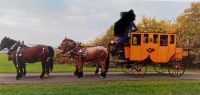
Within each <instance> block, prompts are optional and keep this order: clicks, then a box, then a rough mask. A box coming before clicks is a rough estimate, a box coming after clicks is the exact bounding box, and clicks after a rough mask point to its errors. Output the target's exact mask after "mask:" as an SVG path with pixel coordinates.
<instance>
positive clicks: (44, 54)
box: [0, 37, 54, 79]
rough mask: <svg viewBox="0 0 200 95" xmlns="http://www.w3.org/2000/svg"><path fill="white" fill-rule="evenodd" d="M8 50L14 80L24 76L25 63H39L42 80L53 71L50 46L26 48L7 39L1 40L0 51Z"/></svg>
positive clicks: (52, 55)
mask: <svg viewBox="0 0 200 95" xmlns="http://www.w3.org/2000/svg"><path fill="white" fill-rule="evenodd" d="M4 48H8V49H9V51H8V55H9V59H10V60H12V61H13V64H14V65H15V67H16V70H17V76H16V79H20V78H22V76H23V75H25V74H26V67H25V63H35V62H38V61H40V62H41V64H42V73H41V75H40V78H41V79H43V78H44V76H45V74H46V75H47V77H48V76H49V72H50V71H51V70H52V69H53V57H54V50H53V48H52V47H50V46H46V45H37V46H33V47H28V46H26V45H24V44H21V43H20V42H19V41H15V40H13V39H10V38H8V37H5V38H3V39H2V41H1V44H0V50H2V49H4Z"/></svg>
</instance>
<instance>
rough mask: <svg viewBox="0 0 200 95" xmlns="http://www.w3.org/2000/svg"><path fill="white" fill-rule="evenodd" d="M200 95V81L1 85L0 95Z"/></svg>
mask: <svg viewBox="0 0 200 95" xmlns="http://www.w3.org/2000/svg"><path fill="white" fill-rule="evenodd" d="M13 94H15V95H199V94H200V81H197V80H181V81H179V80H171V81H117V82H116V81H114V82H84V83H62V84H61V83H60V84H16V85H13V84H12V85H3V84H2V85H0V95H13Z"/></svg>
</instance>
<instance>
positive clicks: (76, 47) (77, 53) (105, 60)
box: [58, 37, 109, 78]
mask: <svg viewBox="0 0 200 95" xmlns="http://www.w3.org/2000/svg"><path fill="white" fill-rule="evenodd" d="M58 48H59V49H60V50H61V51H62V53H66V52H67V53H69V54H70V57H71V58H73V59H74V60H75V61H76V70H75V72H74V75H76V76H77V77H78V78H80V77H83V65H84V62H85V61H87V62H98V66H101V74H100V75H101V76H100V77H101V78H105V77H106V73H107V71H108V68H109V52H108V51H107V49H106V48H105V47H102V46H93V47H84V46H81V45H80V43H76V42H74V41H73V40H71V39H67V38H66V37H65V39H64V40H63V41H62V43H61V44H60V46H59V47H58ZM98 68H99V67H97V70H96V73H98Z"/></svg>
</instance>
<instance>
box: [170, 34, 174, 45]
mask: <svg viewBox="0 0 200 95" xmlns="http://www.w3.org/2000/svg"><path fill="white" fill-rule="evenodd" d="M170 44H174V35H170Z"/></svg>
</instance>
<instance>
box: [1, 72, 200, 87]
mask: <svg viewBox="0 0 200 95" xmlns="http://www.w3.org/2000/svg"><path fill="white" fill-rule="evenodd" d="M39 75H40V73H28V74H27V76H26V77H25V78H24V79H21V80H16V79H15V76H16V74H14V73H13V74H10V73H0V84H23V83H64V82H97V81H102V82H104V81H135V80H190V79H192V80H200V73H186V74H184V75H183V76H182V77H179V78H174V77H171V76H169V75H168V74H167V73H166V74H157V73H148V74H147V76H146V77H145V78H134V77H133V75H129V74H124V73H122V72H109V73H108V75H107V78H105V79H100V78H98V76H97V75H94V73H93V72H85V73H84V76H83V78H80V79H79V78H76V77H75V76H74V75H73V74H72V73H51V76H50V77H49V78H46V79H39Z"/></svg>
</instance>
